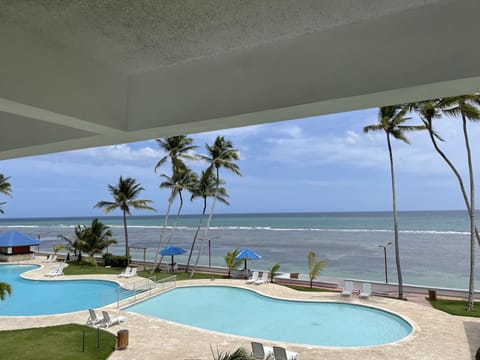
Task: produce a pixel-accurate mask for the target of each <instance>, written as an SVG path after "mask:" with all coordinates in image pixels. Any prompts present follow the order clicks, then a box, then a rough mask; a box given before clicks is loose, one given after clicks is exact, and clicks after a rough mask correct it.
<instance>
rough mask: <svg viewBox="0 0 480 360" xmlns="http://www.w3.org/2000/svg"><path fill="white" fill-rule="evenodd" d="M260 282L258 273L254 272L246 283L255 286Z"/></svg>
mask: <svg viewBox="0 0 480 360" xmlns="http://www.w3.org/2000/svg"><path fill="white" fill-rule="evenodd" d="M257 280H258V271H254V272H253V274H252V276H251V277H250V278H249V279H248V280H247V281H246V283H247V284H253V283H255V281H257Z"/></svg>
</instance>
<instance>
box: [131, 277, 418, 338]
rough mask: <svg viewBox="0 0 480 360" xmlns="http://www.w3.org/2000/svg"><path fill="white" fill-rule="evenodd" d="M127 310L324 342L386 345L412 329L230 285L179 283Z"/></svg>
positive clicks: (371, 313)
mask: <svg viewBox="0 0 480 360" xmlns="http://www.w3.org/2000/svg"><path fill="white" fill-rule="evenodd" d="M127 310H128V311H133V312H137V313H141V314H145V315H150V316H154V317H158V318H161V319H165V320H169V321H173V322H177V323H181V324H185V325H191V326H195V327H199V328H204V329H208V330H214V331H219V332H224V333H229V334H234V335H241V336H248V337H255V338H260V339H266V340H274V341H285V342H290V343H299V344H310V345H321V346H335V347H356V346H373V345H382V344H387V343H391V342H395V341H398V340H401V339H403V338H405V337H406V336H408V335H409V334H410V333H411V332H412V326H411V325H410V324H409V323H408V322H407V321H405V320H403V319H402V318H401V317H399V316H397V315H395V314H392V313H389V312H386V311H383V310H379V309H376V308H371V307H367V306H362V305H355V304H346V303H336V302H307V301H290V300H280V299H275V298H270V297H267V296H263V295H260V294H258V293H256V292H254V291H251V290H247V289H240V288H235V287H228V286H190V287H179V288H176V289H174V290H171V291H169V292H166V293H164V294H161V295H158V296H156V297H154V298H151V299H149V300H146V301H143V302H141V303H138V304H135V305H133V306H130V307H128V308H127Z"/></svg>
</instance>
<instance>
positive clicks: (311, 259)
mask: <svg viewBox="0 0 480 360" xmlns="http://www.w3.org/2000/svg"><path fill="white" fill-rule="evenodd" d="M327 263H328V260H323V261H317V254H315V253H314V252H313V251H310V252H309V253H308V276H309V278H310V289H311V288H313V279H315V278H316V277H317V275H318V274H319V273H320V271H322V269H323V268H324V267H325V265H327Z"/></svg>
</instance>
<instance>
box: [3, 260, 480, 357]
mask: <svg viewBox="0 0 480 360" xmlns="http://www.w3.org/2000/svg"><path fill="white" fill-rule="evenodd" d="M48 270H49V269H48V268H47V269H39V270H34V271H30V272H28V273H27V274H26V275H27V276H28V277H31V278H36V279H38V278H45V277H44V276H43V274H44V273H45V272H47V271H48ZM89 277H90V278H96V279H99V278H103V279H108V280H115V281H117V280H119V278H117V277H116V276H112V275H110V276H108V275H101V276H99V275H93V276H89ZM65 278H67V279H69V278H72V277H69V276H64V277H63V279H65ZM81 278H85V277H83V276H82V277H81ZM128 281H132V280H128ZM191 284H195V285H197V284H204V285H212V284H213V285H220V284H221V285H233V286H239V287H244V288H249V289H252V290H255V291H258V292H260V293H262V294H265V295H269V296H274V297H279V298H287V299H298V300H314V301H343V302H351V303H357V304H365V305H369V306H374V307H378V308H381V309H386V310H389V311H392V312H394V313H397V314H399V315H401V316H402V317H404V318H405V319H407V320H408V321H410V322H411V324H412V325H413V326H414V331H413V333H412V334H411V335H410V336H408V337H407V338H406V339H404V340H402V341H400V342H397V343H394V344H388V345H382V346H373V347H365V348H327V347H320V346H305V345H298V344H288V343H283V342H272V341H269V340H262V342H263V343H264V344H265V345H269V346H271V345H277V344H278V345H280V346H284V347H286V348H288V349H289V350H293V351H296V352H298V353H299V354H300V359H302V360H314V359H315V360H316V359H327V360H328V359H373V360H375V359H412V360H413V359H415V360H417V359H455V360H457V359H458V360H462V359H474V354H475V352H476V350H477V348H478V347H479V346H480V319H472V318H463V317H455V316H451V315H448V314H445V313H443V312H440V311H438V310H435V309H433V308H431V307H430V306H428V305H426V304H425V303H423V302H422V301H420V298H419V297H418V295H417V296H416V298H417V300H418V301H420V302H421V303H417V302H416V301H399V300H394V299H387V298H383V297H377V296H373V297H371V298H370V299H369V300H361V299H358V298H357V297H353V298H351V299H350V298H340V296H339V294H338V293H323V292H313V293H312V292H299V291H295V290H292V289H290V288H287V287H284V286H279V285H276V284H264V285H260V286H255V285H246V284H245V282H244V281H243V280H218V279H217V280H215V281H214V282H212V281H209V280H191V281H182V282H178V283H177V286H188V285H191ZM408 296H409V295H408V294H407V297H408ZM109 311H110V312H113V315H123V316H126V317H127V321H126V323H124V324H121V325H116V326H113V327H111V328H109V329H108V330H109V331H111V332H112V333H114V334H116V332H117V331H118V330H120V329H128V330H129V346H128V349H126V350H122V351H115V352H114V353H113V354H112V356H111V357H110V359H112V360H124V359H125V360H127V359H128V360H132V359H139V360H140V359H141V360H144V359H188V360H199V359H202V360H203V359H204V360H207V359H208V360H211V359H212V355H211V348H213V349H215V350H216V349H217V348H218V350H220V351H233V350H235V349H236V348H237V347H239V346H244V347H246V348H247V349H250V341H252V340H254V339H252V338H247V337H241V336H233V335H227V334H222V333H217V332H212V331H207V330H201V329H197V328H192V327H189V326H184V325H180V324H176V323H171V322H168V321H165V320H161V319H156V318H151V317H148V316H144V315H139V314H135V313H131V312H126V311H118V313H117V312H116V310H114V309H113V308H111V307H110V308H109ZM87 318H88V313H87V311H80V312H76V313H70V314H64V315H48V316H34V317H0V330H3V329H20V328H29V327H41V326H48V325H56V324H64V323H72V322H73V323H79V324H84V323H85V322H86V320H87ZM226 321H228V320H227V319H226ZM279 326H288V324H279Z"/></svg>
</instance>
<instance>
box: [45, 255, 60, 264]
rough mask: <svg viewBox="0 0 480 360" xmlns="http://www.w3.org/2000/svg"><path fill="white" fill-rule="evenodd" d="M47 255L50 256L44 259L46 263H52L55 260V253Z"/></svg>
mask: <svg viewBox="0 0 480 360" xmlns="http://www.w3.org/2000/svg"><path fill="white" fill-rule="evenodd" d="M49 256H50V258H47V259H45V262H46V263H52V262H55V261H57V255H49Z"/></svg>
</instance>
